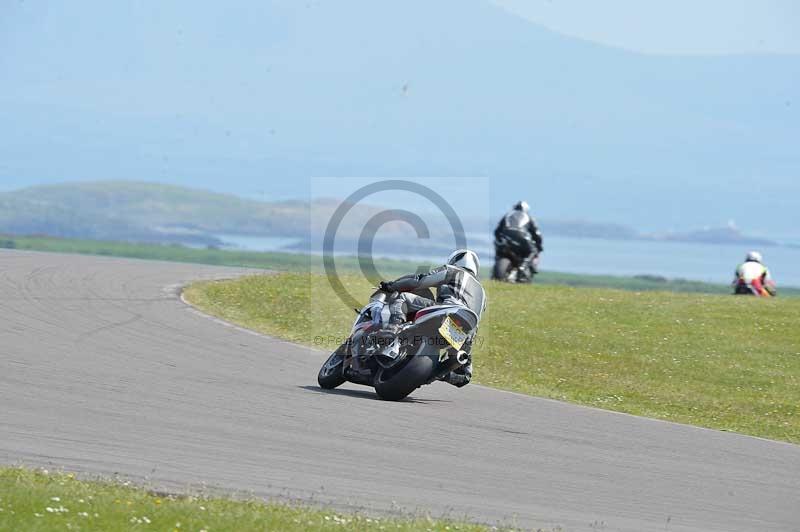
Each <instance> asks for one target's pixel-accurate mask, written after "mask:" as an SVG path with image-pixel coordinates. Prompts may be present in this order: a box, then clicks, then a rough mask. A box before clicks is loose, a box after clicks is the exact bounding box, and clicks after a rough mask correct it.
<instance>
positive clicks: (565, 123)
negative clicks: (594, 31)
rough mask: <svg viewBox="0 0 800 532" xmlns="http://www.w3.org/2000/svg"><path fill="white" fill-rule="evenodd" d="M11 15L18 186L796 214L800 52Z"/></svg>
mask: <svg viewBox="0 0 800 532" xmlns="http://www.w3.org/2000/svg"><path fill="white" fill-rule="evenodd" d="M3 9H4V15H3V21H2V23H1V24H2V26H0V47H2V49H3V50H4V53H3V54H0V82H2V86H3V90H2V91H0V120H2V121H3V123H5V124H12V125H13V127H7V128H4V129H3V130H2V131H1V132H0V160H2V161H3V162H2V165H0V181H3V185H6V186H8V187H11V186H19V185H21V184H27V183H30V182H41V180H50V181H51V182H52V181H62V180H66V179H75V178H90V179H107V178H108V177H109V176H112V177H115V178H126V179H142V178H144V179H148V180H160V181H169V182H172V183H179V184H184V185H193V186H202V187H205V188H213V189H214V190H218V191H220V190H221V191H226V192H235V193H239V194H244V195H249V194H257V193H260V192H262V191H269V193H270V198H281V197H283V198H286V197H305V196H306V194H307V191H308V187H309V185H308V179H309V178H310V177H313V176H336V175H368V176H380V177H388V176H405V175H450V176H452V175H468V176H471V175H481V176H484V175H485V176H489V177H491V178H493V179H494V180H495V183H497V185H496V186H495V187H494V189H493V194H492V198H491V201H492V207H493V210H494V211H496V212H497V214H499V211H500V210H502V209H504V208H506V207H507V205H509V204H510V203H511V202H513V201H514V200H516V199H519V197H527V198H528V199H530V200H531V201H532V202H533V203H534V204H535V206H536V208H537V212H538V214H539V215H540V216H541V217H543V218H551V219H553V218H557V219H564V218H567V219H591V220H600V221H605V222H609V223H617V224H627V225H633V226H636V227H639V228H644V229H653V230H654V229H659V228H663V227H668V228H673V229H675V230H688V229H691V228H693V227H699V226H705V225H710V224H719V223H722V222H724V221H726V220H728V219H731V218H733V219H737V220H740V221H742V220H753V221H754V222H755V223H757V224H759V226H758V227H754V229H755V230H757V231H760V232H764V233H768V232H770V231H776V230H780V229H783V228H785V227H788V226H794V224H793V221H794V218H795V216H794V213H795V212H796V211H797V209H798V208H800V185H799V184H798V180H797V176H798V174H800V152H799V151H798V150H797V149H796V139H797V138H799V137H800V58H798V57H797V56H777V55H749V56H730V57H663V56H646V55H640V54H635V53H630V52H626V51H622V50H617V49H612V48H607V47H603V46H598V45H595V44H592V43H589V42H585V41H581V40H577V39H572V38H568V37H564V36H561V35H558V34H555V33H552V32H549V31H547V30H545V29H543V28H541V27H538V26H536V25H534V24H532V23H530V22H528V21H526V20H523V19H521V18H519V17H517V16H515V15H512V14H510V13H508V12H506V11H504V10H502V9H500V8H498V7H496V6H494V5H492V4H490V3H489V2H488V1H484V0H441V1H437V2H425V1H422V0H410V1H408V2H403V3H399V4H387V3H380V2H378V3H376V2H363V1H355V0H343V1H341V2H320V1H308V2H294V1H293V0H285V1H275V0H272V1H264V2H257V1H255V0H244V1H240V2H235V3H226V4H214V3H207V4H198V3H195V2H189V1H188V0H177V1H174V2H168V3H164V2H161V3H152V2H151V3H133V2H130V3H125V2H123V3H108V2H103V1H101V0H88V1H86V2H80V3H66V2H65V3H56V4H49V5H48V7H47V9H44V8H42V7H41V5H40V4H37V3H34V2H18V3H13V4H9V5H8V6H5V7H4V8H3ZM276 178H277V179H276ZM754 183H757V184H758V188H759V189H760V191H759V192H757V193H756V192H755V191H754V189H753V187H754V186H755V185H754ZM710 199H713V201H710Z"/></svg>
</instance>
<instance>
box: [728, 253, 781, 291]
mask: <svg viewBox="0 0 800 532" xmlns="http://www.w3.org/2000/svg"><path fill="white" fill-rule="evenodd" d="M733 287H734V293H735V294H747V295H755V296H763V297H770V296H775V295H777V290H776V288H775V282H774V281H773V280H772V276H771V275H770V273H769V269H767V267H766V266H764V258H763V257H762V256H761V253H759V252H758V251H751V252H750V253H748V254H747V256H746V257H745V260H744V262H743V263H742V264H740V265H739V266H738V267H737V268H736V273H735V277H734V279H733Z"/></svg>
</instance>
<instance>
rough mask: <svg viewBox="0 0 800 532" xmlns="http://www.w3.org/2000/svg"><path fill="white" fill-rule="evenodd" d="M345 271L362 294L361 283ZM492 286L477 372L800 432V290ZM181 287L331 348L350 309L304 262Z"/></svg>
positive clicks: (536, 391)
mask: <svg viewBox="0 0 800 532" xmlns="http://www.w3.org/2000/svg"><path fill="white" fill-rule="evenodd" d="M342 280H343V282H344V284H345V286H346V287H347V289H348V290H349V291H350V293H351V294H353V295H354V296H356V297H357V299H359V301H366V299H367V297H368V295H369V293H370V290H371V288H370V286H369V284H368V283H367V282H366V281H364V280H363V279H362V278H361V277H360V276H355V275H350V276H347V275H345V276H343V277H342ZM485 286H486V288H487V292H488V296H489V306H488V309H487V313H486V315H485V318H484V321H483V323H482V324H481V329H480V336H481V338H480V339H479V341H478V345H477V346H476V348H475V366H476V369H475V376H476V381H477V382H479V383H482V384H485V385H488V386H493V387H497V388H502V389H506V390H513V391H517V392H522V393H526V394H530V395H536V396H542V397H550V398H554V399H559V400H564V401H570V402H574V403H579V404H583V405H590V406H595V407H600V408H604V409H609V410H616V411H620V412H628V413H631V414H637V415H642V416H648V417H653V418H659V419H665V420H671V421H677V422H682V423H689V424H694V425H699V426H704V427H710V428H715V429H721V430H728V431H735V432H741V433H745V434H751V435H756V436H762V437H766V438H771V439H776V440H784V441H788V442H793V443H800V406H799V405H800V328H798V327H797V324H798V323H800V300H798V299H792V298H788V299H780V298H776V299H770V300H762V299H756V298H750V297H733V296H719V295H700V294H674V293H666V292H632V291H622V290H610V289H594V288H592V289H590V288H580V289H576V288H567V287H556V286H536V285H533V286H514V285H506V284H499V283H494V282H488V283H485ZM185 296H186V298H187V299H188V300H189V301H190V302H191V303H192V304H194V305H196V306H198V307H199V308H201V309H203V310H204V311H206V312H208V313H210V314H213V315H216V316H219V317H221V318H223V319H226V320H228V321H231V322H234V323H238V324H240V325H243V326H245V327H249V328H251V329H255V330H258V331H262V332H264V333H268V334H272V335H276V336H279V337H282V338H286V339H288V340H291V341H294V342H300V343H305V344H309V345H315V346H316V347H320V348H322V349H327V350H332V349H333V348H334V347H335V346H336V345H338V342H340V341H342V339H343V336H346V335H347V334H348V332H349V328H350V325H351V324H352V319H353V317H354V315H353V311H352V310H349V309H346V308H343V306H342V303H341V302H340V301H339V300H338V299H337V298H336V296H335V295H334V294H333V293H332V291H331V288H330V287H329V285H328V283H327V280H326V279H325V277H323V276H321V275H314V274H308V273H291V274H281V275H276V276H252V277H246V278H242V279H238V280H233V281H224V282H205V283H198V284H195V285H193V286H191V287H189V288H188V289H187V290H186V292H185ZM312 302H313V304H312ZM309 379H313V375H310V376H309Z"/></svg>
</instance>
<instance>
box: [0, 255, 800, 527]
mask: <svg viewBox="0 0 800 532" xmlns="http://www.w3.org/2000/svg"><path fill="white" fill-rule="evenodd" d="M241 273H243V271H242V270H236V269H226V268H214V267H204V266H194V265H185V264H173V263H160V262H148V261H134V260H119V259H109V258H97V257H83V256H71V255H52V254H43V253H23V252H11V251H2V252H0V405H1V406H2V408H0V462H2V463H5V464H20V463H21V464H25V465H50V466H61V467H64V468H67V469H69V470H74V471H81V472H86V473H102V474H110V473H120V474H121V475H124V476H126V477H128V478H133V479H136V480H139V481H141V482H145V483H147V484H148V485H151V486H153V487H155V488H166V489H182V488H192V487H197V486H199V485H207V486H209V487H211V488H215V489H221V490H226V491H245V492H251V493H254V494H256V495H259V496H264V497H281V498H300V499H304V500H308V501H314V502H319V503H323V504H333V505H334V506H336V507H355V508H368V509H371V510H372V511H378V512H386V511H390V512H391V511H396V510H402V511H409V512H415V511H419V512H431V514H432V515H434V516H440V515H445V514H447V515H451V516H453V517H464V516H467V517H469V518H471V519H475V520H480V521H483V522H488V523H497V522H502V523H505V524H516V525H519V526H523V527H542V528H550V527H562V528H563V529H564V530H609V531H610V530H625V531H637V532H639V531H646V530H658V531H662V530H669V531H679V530H697V531H703V532H708V531H717V530H718V531H725V532H732V531H737V530H742V531H754V530H760V531H765V530H780V531H798V530H800V447H797V446H793V445H788V444H782V443H775V442H769V441H765V440H760V439H756V438H749V437H745V436H739V435H735V434H728V433H722V432H714V431H709V430H703V429H698V428H692V427H687V426H682V425H675V424H669V423H663V422H658V421H652V420H647V419H641V418H636V417H633V416H626V415H620V414H614V413H609V412H603V411H599V410H594V409H588V408H582V407H578V406H573V405H569V404H563V403H558V402H555V401H548V400H542V399H536V398H532V397H525V396H520V395H516V394H510V393H504V392H499V391H494V390H491V389H488V388H482V387H479V386H468V387H467V388H465V389H463V390H456V389H454V388H451V387H449V386H447V385H445V384H435V385H433V386H429V387H426V388H424V389H422V390H419V391H417V393H415V394H414V395H413V398H414V400H413V401H406V402H402V403H387V402H382V401H379V400H376V399H375V398H374V395H373V394H372V393H371V391H370V390H369V389H367V388H358V387H352V388H349V389H345V390H343V391H339V392H334V393H324V392H321V391H320V390H318V389H317V388H316V382H315V378H316V372H317V369H318V368H319V366H320V364H321V363H322V361H323V360H324V358H325V356H326V354H325V353H322V352H319V351H314V350H310V349H305V348H301V347H297V346H294V345H291V344H287V343H285V342H281V341H278V340H274V339H270V338H266V337H262V336H258V335H255V334H252V333H248V332H246V331H242V330H240V329H237V328H234V327H229V326H225V325H223V324H221V323H218V322H214V321H212V320H210V319H209V318H207V317H204V316H202V315H200V314H199V313H197V312H196V311H194V310H192V309H190V308H189V307H187V306H186V305H184V304H183V303H182V302H181V301H180V299H179V297H178V295H177V288H176V287H177V286H178V285H180V284H182V283H186V282H188V281H191V280H195V279H202V278H218V277H226V276H232V275H238V274H241Z"/></svg>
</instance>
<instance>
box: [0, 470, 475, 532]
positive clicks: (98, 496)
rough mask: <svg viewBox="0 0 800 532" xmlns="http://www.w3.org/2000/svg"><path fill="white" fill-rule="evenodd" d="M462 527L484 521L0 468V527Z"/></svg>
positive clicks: (176, 531)
mask: <svg viewBox="0 0 800 532" xmlns="http://www.w3.org/2000/svg"><path fill="white" fill-rule="evenodd" d="M139 529H141V530H168V531H173V532H184V531H185V532H190V531H191V532H198V531H202V530H205V531H215V532H218V531H224V530H231V531H233V530H281V531H287V532H292V531H305V530H343V529H346V530H353V529H356V530H375V531H379V530H401V531H402V530H405V531H417V530H426V531H427V530H435V531H444V530H463V531H480V530H487V528H486V527H482V526H477V525H469V524H463V523H454V522H449V521H435V520H431V519H426V518H416V519H384V518H380V519H378V518H375V517H367V516H363V515H346V514H345V515H343V514H341V513H337V512H334V511H333V510H327V511H326V510H319V509H308V508H300V507H293V506H287V505H283V504H266V503H264V502H261V501H235V500H230V499H221V498H198V497H171V496H164V495H161V494H154V493H150V492H148V491H146V490H143V489H138V488H133V487H129V486H125V485H122V484H120V483H113V482H85V481H81V480H77V479H76V478H75V477H74V476H73V475H71V474H62V473H55V474H45V473H43V472H41V471H31V470H26V469H17V468H0V530H8V531H12V530H13V531H23V530H24V531H27V532H33V531H50V530H97V531H103V532H114V531H117V530H139Z"/></svg>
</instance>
